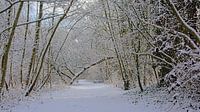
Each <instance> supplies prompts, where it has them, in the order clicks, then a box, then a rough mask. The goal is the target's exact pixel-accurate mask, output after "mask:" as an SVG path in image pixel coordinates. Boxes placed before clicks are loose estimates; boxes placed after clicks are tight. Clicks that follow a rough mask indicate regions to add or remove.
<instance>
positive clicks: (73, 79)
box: [70, 57, 114, 85]
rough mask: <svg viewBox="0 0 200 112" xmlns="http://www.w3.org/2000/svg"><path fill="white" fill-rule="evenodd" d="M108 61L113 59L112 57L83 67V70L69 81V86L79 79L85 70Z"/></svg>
mask: <svg viewBox="0 0 200 112" xmlns="http://www.w3.org/2000/svg"><path fill="white" fill-rule="evenodd" d="M110 59H114V57H107V58H104V59H101V60H99V61H97V62H95V63H93V64H91V65H89V66H87V67H85V68H83V69H82V70H81V71H80V72H78V73H77V74H76V75H75V76H74V77H73V78H72V80H71V81H70V85H71V84H73V82H74V81H75V80H76V79H77V78H78V77H80V76H81V74H83V73H84V72H85V71H86V70H88V69H89V68H91V67H93V66H96V65H98V64H100V63H102V62H104V61H106V60H110Z"/></svg>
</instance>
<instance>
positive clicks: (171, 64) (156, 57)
mask: <svg viewBox="0 0 200 112" xmlns="http://www.w3.org/2000/svg"><path fill="white" fill-rule="evenodd" d="M132 54H133V55H149V56H152V57H153V58H155V59H158V60H160V61H162V62H165V63H166V64H168V65H170V66H172V67H173V66H174V64H173V63H170V62H168V61H166V60H165V59H163V58H160V57H158V56H155V55H153V54H150V53H135V52H134V53H132Z"/></svg>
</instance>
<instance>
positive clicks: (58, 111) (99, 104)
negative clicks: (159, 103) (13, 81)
mask: <svg viewBox="0 0 200 112" xmlns="http://www.w3.org/2000/svg"><path fill="white" fill-rule="evenodd" d="M123 93H124V91H123V90H121V89H118V88H113V87H110V86H108V85H105V84H93V83H90V82H87V81H80V83H79V84H78V85H74V86H71V87H70V88H67V89H64V90H59V91H54V92H50V93H45V94H43V95H42V96H41V99H40V100H38V101H32V102H29V103H27V102H24V103H22V104H20V105H18V106H16V107H15V108H13V109H12V112H134V107H133V104H131V103H130V102H129V101H128V100H127V98H126V97H124V96H123Z"/></svg>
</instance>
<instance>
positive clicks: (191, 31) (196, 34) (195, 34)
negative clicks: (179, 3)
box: [166, 0, 200, 44]
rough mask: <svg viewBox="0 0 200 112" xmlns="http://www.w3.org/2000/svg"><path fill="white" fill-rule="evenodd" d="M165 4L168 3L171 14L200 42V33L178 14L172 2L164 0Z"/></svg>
mask: <svg viewBox="0 0 200 112" xmlns="http://www.w3.org/2000/svg"><path fill="white" fill-rule="evenodd" d="M166 2H167V4H168V5H169V7H170V8H171V10H172V12H173V14H174V15H175V16H176V18H177V19H178V21H179V22H180V23H181V24H182V25H183V27H184V28H185V29H186V30H187V31H188V32H189V33H190V34H191V35H192V36H194V38H195V40H196V41H197V42H198V43H199V44H200V35H199V34H198V33H197V32H196V31H195V29H194V28H192V27H191V26H189V25H188V24H187V23H186V22H185V21H184V20H183V18H182V17H181V15H180V14H179V12H178V10H177V9H176V7H175V5H174V3H173V2H172V1H171V0H166Z"/></svg>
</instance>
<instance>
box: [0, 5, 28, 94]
mask: <svg viewBox="0 0 200 112" xmlns="http://www.w3.org/2000/svg"><path fill="white" fill-rule="evenodd" d="M23 4H24V2H20V5H19V8H18V10H17V15H16V17H15V20H14V23H13V25H12V29H11V31H10V35H9V38H8V42H7V43H6V45H5V47H4V53H3V56H2V60H1V62H2V63H1V73H2V77H1V83H0V93H1V92H2V89H3V87H4V83H5V78H6V72H7V64H8V57H9V52H10V48H11V44H12V41H13V38H14V34H15V29H16V26H17V23H18V20H19V17H20V14H21V10H22V7H23Z"/></svg>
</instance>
